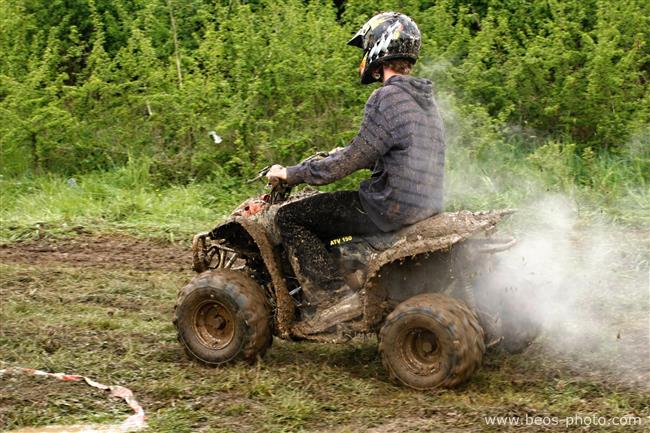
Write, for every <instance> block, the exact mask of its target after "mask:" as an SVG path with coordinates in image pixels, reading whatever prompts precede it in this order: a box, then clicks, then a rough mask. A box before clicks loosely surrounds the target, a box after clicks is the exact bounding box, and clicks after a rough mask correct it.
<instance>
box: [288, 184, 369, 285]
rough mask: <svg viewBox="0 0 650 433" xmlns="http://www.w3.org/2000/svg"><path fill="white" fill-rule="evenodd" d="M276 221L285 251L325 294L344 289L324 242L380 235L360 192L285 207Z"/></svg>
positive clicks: (319, 197) (329, 195)
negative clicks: (358, 236)
mask: <svg viewBox="0 0 650 433" xmlns="http://www.w3.org/2000/svg"><path fill="white" fill-rule="evenodd" d="M276 221H277V224H278V227H279V228H280V234H281V236H282V242H283V244H284V247H285V249H286V250H287V252H288V253H289V254H290V255H294V256H295V258H296V259H297V261H298V264H299V266H300V270H301V273H302V274H304V276H305V277H306V278H307V279H308V280H309V281H310V282H311V283H312V284H313V285H314V286H315V287H316V288H319V289H322V290H336V289H337V288H339V287H341V286H342V285H343V276H342V275H341V274H340V273H339V272H338V269H337V268H336V266H335V265H334V262H333V260H332V258H331V256H330V255H329V253H328V252H327V250H326V248H325V245H324V244H323V242H322V239H332V238H336V237H338V236H345V235H361V234H370V233H377V232H379V231H380V230H379V228H378V227H377V226H375V224H374V223H373V222H372V220H371V219H370V218H369V217H368V215H367V214H366V213H365V212H364V210H363V208H362V206H361V202H360V201H359V193H358V192H357V191H336V192H331V193H322V194H317V195H314V196H312V197H308V198H306V199H303V200H299V201H296V202H295V203H289V204H286V205H284V206H283V207H281V208H280V209H279V210H278V213H277V216H276Z"/></svg>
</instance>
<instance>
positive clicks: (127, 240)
mask: <svg viewBox="0 0 650 433" xmlns="http://www.w3.org/2000/svg"><path fill="white" fill-rule="evenodd" d="M0 262H2V263H29V264H32V265H34V264H47V263H61V264H66V265H70V266H94V267H105V268H108V267H110V268H130V269H137V270H145V271H146V270H173V271H178V270H187V269H190V268H191V265H192V257H191V251H190V248H189V247H183V246H179V245H174V244H169V243H162V242H160V241H154V240H143V239H137V238H134V237H130V236H124V235H100V236H91V235H80V236H76V237H71V238H62V239H59V238H44V239H38V240H33V241H25V242H16V243H10V244H3V245H0Z"/></svg>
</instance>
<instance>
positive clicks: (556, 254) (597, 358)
mask: <svg viewBox="0 0 650 433" xmlns="http://www.w3.org/2000/svg"><path fill="white" fill-rule="evenodd" d="M506 231H510V232H511V233H512V234H513V235H514V236H515V237H516V238H517V239H518V244H517V245H516V246H515V247H514V248H512V249H511V250H509V251H507V252H504V253H501V254H499V257H498V264H497V266H496V269H495V272H493V273H490V274H489V276H488V278H487V279H486V281H485V287H484V289H485V290H488V291H492V292H493V293H495V294H496V293H497V292H499V291H501V292H502V291H509V292H510V293H514V294H517V292H520V293H519V295H523V296H518V297H517V302H521V303H522V306H521V309H520V310H518V311H519V312H520V313H521V314H525V315H527V316H528V318H529V319H532V320H533V321H534V322H536V323H539V324H540V325H541V328H542V333H541V336H540V338H539V339H538V342H537V343H536V344H540V345H542V346H543V347H544V348H545V349H548V354H549V356H554V357H557V358H558V359H560V360H564V361H565V362H566V363H567V365H568V366H569V367H570V368H571V369H573V370H575V371H576V372H578V373H580V374H584V375H587V376H589V375H596V376H599V377H602V378H605V379H608V380H613V381H617V382H626V383H632V384H634V385H640V386H648V384H650V284H649V266H648V264H649V261H648V258H649V256H650V254H649V248H648V246H649V245H650V239H649V237H648V232H647V230H642V229H632V228H628V227H619V226H615V225H613V224H611V223H605V222H598V221H594V220H593V219H589V220H584V219H581V218H580V216H579V207H578V205H577V204H576V203H575V201H573V200H572V199H570V198H568V197H566V196H562V195H544V196H542V197H540V198H538V199H537V200H535V201H534V202H532V203H530V204H529V205H527V206H526V207H524V208H522V209H521V210H520V211H519V212H518V214H516V215H515V216H514V217H513V219H512V222H511V226H510V227H506Z"/></svg>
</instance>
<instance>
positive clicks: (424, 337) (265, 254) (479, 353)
mask: <svg viewBox="0 0 650 433" xmlns="http://www.w3.org/2000/svg"><path fill="white" fill-rule="evenodd" d="M263 175H264V172H261V173H260V176H258V177H261V176H263ZM290 192H291V191H290V188H288V187H286V186H285V185H283V184H281V183H276V184H275V185H274V186H273V187H272V189H271V192H270V194H267V195H264V196H262V197H260V198H252V199H249V200H247V201H246V202H244V203H243V204H242V205H241V206H239V207H238V208H237V209H236V210H235V211H234V212H233V213H232V215H231V216H230V217H229V219H228V220H227V221H225V222H224V223H223V224H220V225H218V226H217V227H215V228H214V229H213V230H212V231H210V232H206V233H200V234H198V235H196V236H195V237H194V239H193V268H194V270H195V271H196V272H197V273H198V275H197V276H196V277H194V279H192V280H191V281H190V283H189V284H188V285H187V286H185V287H184V288H183V289H182V290H181V291H180V292H179V294H178V298H177V301H176V306H175V317H174V324H175V326H176V329H177V331H178V339H179V341H180V342H181V344H182V345H183V347H184V349H185V351H186V352H187V354H188V355H189V356H190V357H191V358H193V359H195V360H197V361H199V362H201V363H203V364H207V365H211V366H217V365H222V364H225V363H228V362H230V361H235V360H248V361H253V360H255V359H257V358H258V357H261V356H263V355H264V353H265V351H266V350H267V349H268V348H269V347H270V346H271V343H272V341H273V336H274V335H275V336H277V337H279V338H283V339H287V340H302V339H307V340H316V341H321V342H332V343H340V342H345V341H347V340H349V339H350V338H351V337H353V336H355V335H359V334H370V333H376V334H377V335H378V340H379V353H380V356H381V359H382V362H383V365H384V366H385V368H386V370H387V371H388V374H389V376H390V377H391V379H392V380H394V381H395V382H398V383H401V384H404V385H407V386H409V387H412V388H416V389H429V388H435V387H440V386H444V387H453V386H456V385H458V384H460V383H462V382H464V381H466V380H467V379H468V378H469V377H470V376H471V375H472V374H473V373H474V372H475V371H476V370H477V369H478V368H479V366H480V365H481V361H482V358H483V354H484V352H485V350H486V347H488V346H492V345H502V346H503V347H504V348H505V349H507V350H509V351H511V352H518V351H522V350H523V349H525V348H526V347H527V346H528V345H529V344H530V342H531V341H532V340H533V339H534V338H535V337H536V335H537V331H538V328H537V327H536V326H535V324H534V323H532V322H530V321H528V320H527V319H526V315H515V314H511V313H513V312H516V311H515V310H517V309H518V308H519V305H518V302H517V300H516V299H511V298H508V299H497V300H496V302H495V299H494V297H493V296H492V295H490V296H488V297H487V298H488V299H485V298H486V296H482V294H481V293H480V291H479V290H478V289H477V287H478V284H476V283H477V282H478V281H480V278H481V277H482V276H483V275H484V274H485V273H486V272H489V271H490V268H491V266H492V265H493V264H494V261H495V260H496V258H497V254H498V253H499V252H501V251H505V250H507V249H509V248H510V247H512V246H513V245H514V244H515V240H514V239H513V238H507V239H502V238H501V239H500V238H496V237H494V236H493V234H494V232H495V229H496V226H497V224H498V223H499V222H500V221H501V220H502V219H503V218H504V217H505V216H506V215H509V214H510V213H512V211H511V210H493V211H488V212H469V211H460V212H448V213H442V214H439V215H436V216H433V217H431V218H429V219H426V220H424V221H421V222H419V223H417V224H414V225H412V226H409V227H407V228H404V229H401V230H399V231H397V232H393V233H384V234H377V235H372V236H342V237H340V238H337V239H331V240H328V241H329V242H327V243H328V244H329V251H330V254H332V256H333V257H334V258H335V261H336V263H337V265H338V267H339V268H340V270H341V272H342V274H343V275H344V276H345V279H346V282H347V283H348V285H349V286H350V287H351V288H353V289H354V290H356V291H358V293H359V295H360V299H361V302H362V314H361V315H360V316H359V317H356V318H354V319H352V320H348V321H346V322H343V323H337V324H336V325H335V326H332V327H330V328H329V329H327V330H326V331H324V332H322V333H319V334H315V335H305V334H303V333H302V332H300V326H299V325H300V323H301V322H302V321H303V320H306V318H307V317H308V314H306V313H307V312H308V311H309V309H310V294H309V293H308V290H306V289H303V288H306V287H307V286H306V285H305V284H304V283H305V278H304V276H303V275H302V274H301V272H300V270H299V269H298V272H294V270H293V269H294V268H298V266H294V267H292V266H291V258H290V257H288V256H287V253H286V251H284V249H283V247H282V243H281V240H280V235H279V232H278V228H277V226H276V224H275V215H276V213H277V210H278V209H279V208H280V207H282V206H284V205H285V204H286V203H289V202H293V201H295V200H301V199H304V198H305V197H307V196H310V195H312V194H319V193H318V192H316V191H313V190H303V191H301V192H300V193H299V194H295V195H293V196H290ZM323 223H324V224H326V222H323ZM294 262H295V261H294Z"/></svg>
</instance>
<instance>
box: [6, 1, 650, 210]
mask: <svg viewBox="0 0 650 433" xmlns="http://www.w3.org/2000/svg"><path fill="white" fill-rule="evenodd" d="M378 10H400V11H402V12H405V13H408V14H410V15H411V16H413V17H414V18H415V20H416V21H417V23H418V24H419V26H420V28H421V30H422V34H423V49H422V53H423V55H422V58H421V60H420V61H419V62H418V65H417V66H416V71H415V73H416V74H418V75H421V76H426V77H429V78H431V79H432V80H433V81H434V83H435V85H436V88H437V92H438V96H439V99H440V100H441V106H442V109H443V111H444V112H445V116H446V117H447V118H446V125H447V129H448V141H449V147H450V153H449V158H448V167H449V173H448V176H447V179H448V184H449V190H450V194H449V203H450V206H451V207H460V206H463V205H467V203H474V204H476V205H481V204H486V203H488V202H490V203H497V204H498V203H506V202H510V203H512V202H513V201H514V202H516V201H517V199H516V197H519V198H521V197H523V196H524V195H526V194H528V193H530V191H531V189H530V188H528V187H526V188H523V189H521V190H520V191H516V185H517V184H519V185H521V184H522V182H521V177H524V178H526V179H531V178H534V179H535V180H534V181H532V180H531V181H530V182H531V185H532V183H535V184H544V183H545V182H547V183H549V184H550V185H552V187H553V188H559V187H561V188H564V189H565V190H566V189H572V190H573V189H574V186H575V187H576V188H578V189H580V190H581V191H593V192H594V194H596V195H598V197H600V198H599V200H600V202H602V201H605V202H607V203H615V202H617V201H618V202H620V200H622V197H627V196H630V197H642V199H641V200H633V203H636V204H638V203H641V202H643V203H646V198H645V197H647V193H645V192H644V188H647V185H648V180H649V179H648V173H650V162H649V157H648V152H647V148H648V147H650V142H649V140H648V132H647V131H648V128H649V126H648V125H650V86H648V82H649V80H650V32H649V31H648V29H650V4H649V3H647V2H645V1H642V0H625V1H619V2H614V3H611V2H606V1H603V0H588V1H582V0H567V1H562V2H560V1H555V0H553V1H548V2H527V1H524V0H514V1H508V2H504V1H500V0H489V1H485V0H481V1H472V0H437V1H433V0H432V1H412V0H402V1H394V0H393V1H388V0H380V1H374V2H368V1H362V0H348V1H336V2H329V1H320V0H311V1H301V0H282V1H270V0H259V1H243V0H242V1H236V0H232V1H225V0H224V1H220V2H211V1H208V0H187V1H182V2H181V1H178V0H139V1H133V0H111V1H109V0H82V1H77V2H69V1H67V0H52V1H50V2H46V3H43V2H36V1H33V0H24V1H22V2H15V1H10V0H0V27H1V28H2V29H3V31H2V33H0V51H1V52H2V53H3V55H2V56H0V159H1V161H2V163H1V164H0V174H2V175H4V176H6V177H7V179H11V178H21V177H23V176H31V175H54V176H55V178H56V179H59V177H58V176H63V178H65V177H69V176H75V177H84V176H95V175H94V174H92V173H96V172H108V174H106V175H96V176H99V177H101V176H108V177H111V176H114V174H115V173H122V171H123V170H129V168H128V167H131V166H133V165H134V164H135V165H139V166H142V167H146V170H147V178H146V179H147V180H146V182H149V183H151V184H152V185H157V186H158V187H168V186H169V185H172V184H189V185H190V186H189V187H188V188H192V185H194V182H195V181H197V180H200V181H210V180H211V179H215V178H219V179H227V178H230V177H232V176H234V177H240V178H241V177H245V176H249V175H250V174H251V173H252V172H253V171H254V170H255V169H256V168H258V167H261V166H263V165H267V164H268V163H269V162H271V161H274V162H280V163H295V162H296V161H298V160H299V159H300V158H301V157H302V156H305V155H308V154H310V153H311V152H313V151H314V150H316V149H318V150H327V149H330V148H333V147H335V146H340V145H344V144H345V143H346V142H347V141H348V140H349V139H350V138H351V137H352V136H353V135H354V134H355V132H356V130H357V127H358V122H359V120H360V118H361V114H362V107H363V103H364V101H365V100H366V98H367V97H368V95H369V93H370V92H371V91H372V88H369V87H365V86H361V85H359V84H358V82H357V80H358V78H357V73H356V65H357V64H358V61H359V58H360V52H358V50H357V49H355V48H351V47H347V46H345V41H346V40H347V39H348V37H349V36H350V35H351V34H353V32H354V31H355V30H356V29H357V28H358V26H359V25H361V24H362V23H363V22H364V21H365V20H367V19H368V18H369V17H370V16H371V15H372V14H374V13H375V12H377V11H378ZM210 131H215V132H216V133H217V134H219V135H220V136H221V137H223V142H222V143H220V144H215V143H214V142H213V140H212V139H211V138H210V137H209V135H208V134H209V132H210ZM635 149H636V150H635ZM639 149H641V150H639ZM124 167H127V168H124ZM505 172H510V173H512V174H509V175H507V176H506V175H504V173H505ZM88 173H90V174H88ZM463 173H465V174H466V173H472V176H473V177H471V178H470V177H468V176H463V175H462V174H463ZM504 176H505V177H504ZM516 176H519V177H520V178H519V180H517V178H516ZM26 179H27V180H25V181H24V182H27V183H31V182H35V181H34V180H29V177H28V178H26ZM7 182H9V181H7ZM21 182H23V181H21ZM43 182H50V180H47V181H43ZM57 182H58V180H57ZM355 182H356V180H355V179H353V180H348V181H345V182H343V183H339V184H337V185H335V186H333V187H354V184H355ZM463 185H465V186H467V185H473V186H471V187H466V188H464V189H463V188H462V187H463ZM504 185H505V190H504V189H503V188H504ZM531 188H532V186H531ZM542 189H543V188H542ZM491 191H492V192H494V193H495V194H497V196H498V197H495V196H494V195H492V192H491ZM511 193H512V195H511ZM479 196H481V197H480V198H479ZM597 201H598V200H597ZM136 207H137V206H136Z"/></svg>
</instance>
